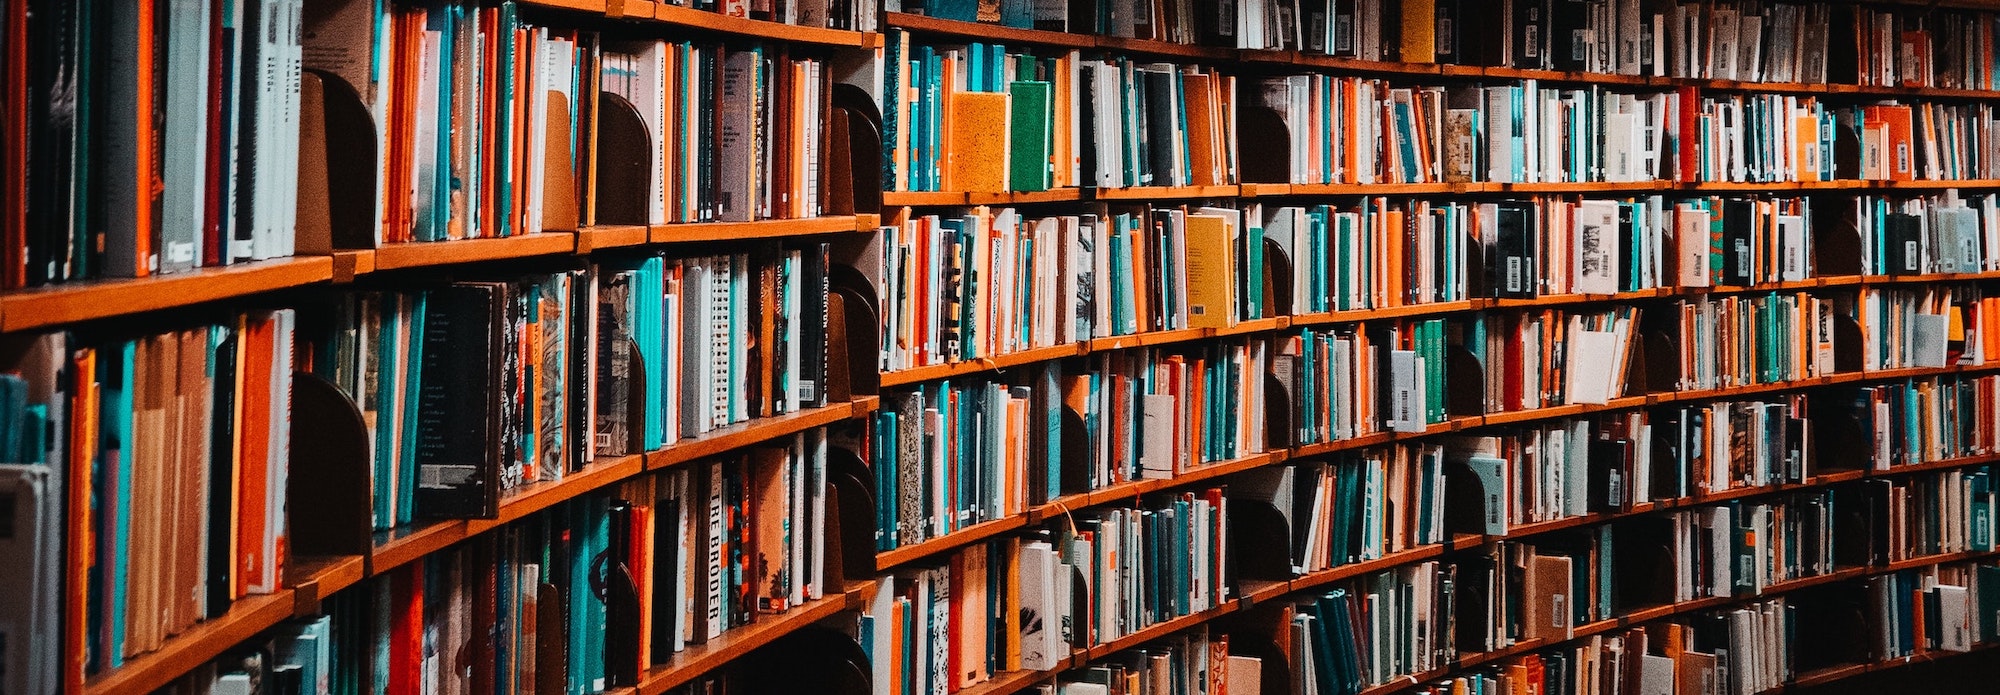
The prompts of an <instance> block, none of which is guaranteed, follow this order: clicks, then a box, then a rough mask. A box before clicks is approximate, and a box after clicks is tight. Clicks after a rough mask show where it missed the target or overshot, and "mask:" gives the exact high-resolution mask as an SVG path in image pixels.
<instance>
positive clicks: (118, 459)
mask: <svg viewBox="0 0 2000 695" xmlns="http://www.w3.org/2000/svg"><path fill="white" fill-rule="evenodd" d="M138 347H139V346H138V343H136V342H133V341H129V340H128V341H125V342H123V343H119V344H118V345H116V346H114V347H113V348H112V350H108V351H106V352H112V351H115V352H116V354H117V358H116V359H115V360H110V361H108V363H100V364H101V368H102V369H103V370H104V373H103V374H102V375H101V376H100V381H99V383H100V388H101V389H102V390H103V401H102V403H101V407H102V408H103V410H104V411H105V412H104V413H103V415H102V416H100V417H99V418H98V423H99V426H100V427H102V428H103V431H102V432H100V433H99V440H98V441H99V442H100V451H101V452H102V453H101V454H100V456H99V460H102V461H105V462H106V463H107V464H108V465H115V466H117V467H118V470H116V471H113V472H112V474H113V478H112V480H113V481H114V482H113V483H112V486H111V487H112V492H111V494H110V495H109V496H108V497H109V498H110V499H108V500H106V503H107V504H108V505H110V507H111V509H110V515H109V516H110V519H111V527H110V528H109V529H107V530H108V531H109V533H107V534H105V544H104V555H105V558H106V560H108V565H109V567H110V568H111V571H110V575H111V580H110V582H109V584H110V585H109V586H108V587H106V590H105V595H106V596H113V597H122V596H127V595H129V593H128V592H130V591H131V579H130V577H131V569H132V568H131V567H130V565H129V563H127V562H126V557H127V555H129V552H128V550H129V548H130V547H131V544H132V500H131V497H132V461H131V458H132V447H131V441H132V388H133V383H132V382H133V367H134V363H135V362H137V361H138V357H139V356H138ZM110 603H111V610H110V615H109V616H107V622H108V623H109V624H110V629H109V632H110V634H111V643H110V644H106V645H104V646H103V649H104V654H105V656H106V658H105V659H104V664H105V666H106V667H107V668H117V667H119V666H120V665H123V664H124V663H125V652H126V651H127V650H126V648H125V634H126V628H125V617H126V616H125V602H124V601H120V600H113V601H111V602H110Z"/></svg>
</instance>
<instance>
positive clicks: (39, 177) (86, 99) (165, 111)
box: [0, 0, 303, 289]
mask: <svg viewBox="0 0 2000 695" xmlns="http://www.w3.org/2000/svg"><path fill="white" fill-rule="evenodd" d="M29 4H32V5H33V6H34V9H33V11H32V12H28V11H27V9H28V8H27V5H29ZM20 9H21V10H22V14H21V15H20V16H19V17H18V19H17V20H16V21H14V22H11V23H10V24H9V25H8V26H6V27H5V29H6V31H7V32H8V33H7V36H6V41H7V42H8V43H9V44H11V45H16V46H20V47H21V50H20V51H17V52H10V53H8V55H7V56H6V57H5V58H4V59H0V67H4V70H0V74H5V75H6V78H5V82H4V84H5V85H6V91H7V93H8V94H10V95H18V98H15V97H10V98H9V100H8V101H7V102H6V105H5V107H4V108H0V128H3V129H4V133H5V136H4V137H5V141H6V144H7V149H8V150H9V152H10V156H9V157H8V158H7V164H6V170H5V171H4V172H0V214H4V215H5V216H6V219H7V223H6V224H5V225H4V226H0V230H5V231H4V233H0V260H4V262H0V266H4V268H5V270H4V271H0V287H5V288H10V289H11V288H18V287H23V286H29V285H44V284H51V283H59V282H66V281H73V280H84V279H91V278H103V277H143V276H148V275H156V274H170V273H178V272H185V271H188V270H192V269H194V268H197V267H203V266H217V265H227V264H230V263H237V262H243V261H251V260H263V259H268V258H275V257H282V256H289V255H292V251H293V247H294V239H295V238H294V234H293V230H294V226H295V220H296V209H297V207H298V205H299V202H300V201H299V200H298V196H299V186H298V185H297V180H298V169H299V156H300V155H299V153H300V151H301V143H300V129H299V128H298V126H297V124H298V123H299V120H300V117H301V101H300V100H301V84H302V82H301V79H302V78H301V71H300V57H299V56H300V30H299V21H300V19H299V18H300V15H301V13H302V12H303V8H302V3H300V2H296V1H293V0H263V1H259V2H246V3H222V2H209V1H206V0H204V1H202V2H192V3H176V4H173V5H172V6H162V7H147V8H146V9H144V10H143V11H135V10H131V8H128V7H125V6H124V5H122V4H119V3H108V2H84V3H76V2H35V3H24V5H23V6H22V7H21V8H20ZM30 15H32V18H30ZM225 76H232V77H231V78H230V79H225ZM31 94H32V95H36V96H34V97H32V98H30V96H29V95H31Z"/></svg>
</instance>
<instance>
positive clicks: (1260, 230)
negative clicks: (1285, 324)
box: [1239, 220, 1264, 321]
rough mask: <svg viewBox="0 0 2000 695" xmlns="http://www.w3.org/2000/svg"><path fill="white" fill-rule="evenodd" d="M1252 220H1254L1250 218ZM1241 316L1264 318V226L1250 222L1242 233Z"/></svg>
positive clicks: (1251, 318) (1252, 318)
mask: <svg viewBox="0 0 2000 695" xmlns="http://www.w3.org/2000/svg"><path fill="white" fill-rule="evenodd" d="M1252 222H1254V220H1252ZM1243 246H1244V254H1243V255H1244V262H1243V267H1242V271H1241V272H1240V273H1239V275H1240V277H1242V282H1243V297H1245V299H1244V312H1243V318H1245V319H1248V320H1253V321H1254V320H1256V319H1261V318H1264V226H1263V225H1262V224H1251V225H1250V226H1249V227H1248V228H1247V229H1245V230H1244V233H1243Z"/></svg>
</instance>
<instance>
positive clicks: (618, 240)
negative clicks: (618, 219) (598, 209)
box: [576, 224, 649, 253]
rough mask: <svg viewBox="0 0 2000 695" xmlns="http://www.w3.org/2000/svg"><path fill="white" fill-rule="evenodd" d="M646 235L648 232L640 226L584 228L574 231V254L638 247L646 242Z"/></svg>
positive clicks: (619, 225)
mask: <svg viewBox="0 0 2000 695" xmlns="http://www.w3.org/2000/svg"><path fill="white" fill-rule="evenodd" d="M648 234H649V230H648V229H647V228H646V226H645V225H642V224H610V225H597V226H594V227H584V228H582V229H579V230H576V252H577V253H590V252H592V251H596V250H599V249H616V248H625V247H628V246H639V245H642V244H645V243H646V242H647V240H648V238H649V237H648Z"/></svg>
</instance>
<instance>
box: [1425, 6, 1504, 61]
mask: <svg viewBox="0 0 2000 695" xmlns="http://www.w3.org/2000/svg"><path fill="white" fill-rule="evenodd" d="M1435 1H1436V7H1435V10H1436V19H1435V21H1433V22H1431V28H1432V31H1433V32H1435V33H1434V34H1432V41H1434V42H1435V45H1434V46H1433V51H1434V52H1435V53H1436V55H1437V62H1440V63H1457V62H1460V60H1462V59H1461V58H1460V57H1459V44H1460V43H1461V42H1460V41H1459V27H1460V24H1459V15H1460V14H1461V10H1460V8H1459V1H1458V0H1435ZM1473 2H1475V3H1479V4H1487V3H1491V4H1498V3H1494V2H1493V0H1473Z"/></svg>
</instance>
